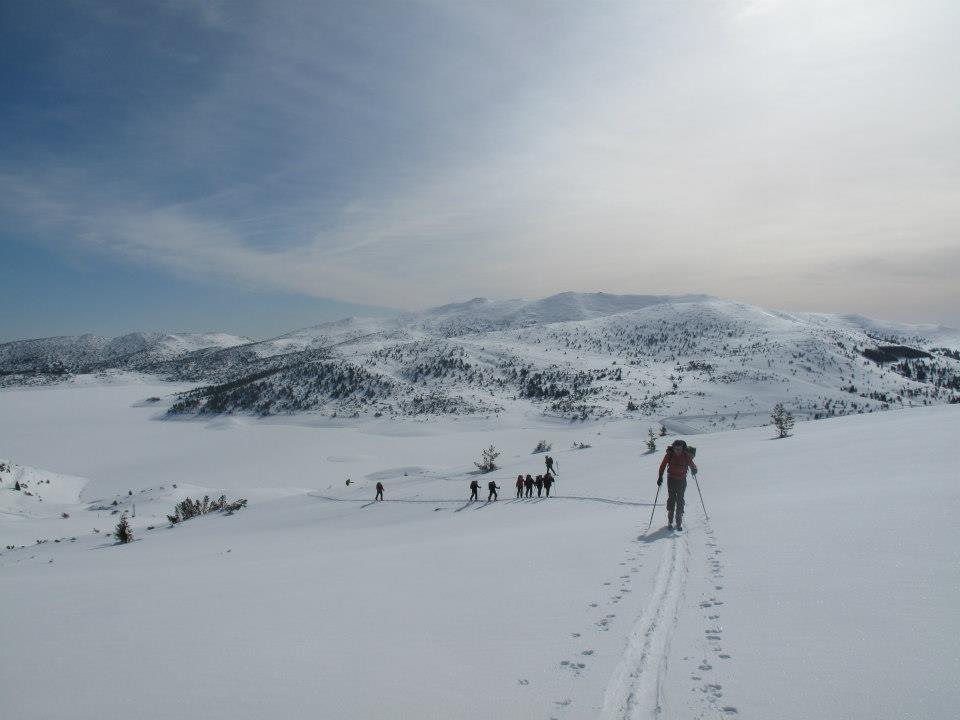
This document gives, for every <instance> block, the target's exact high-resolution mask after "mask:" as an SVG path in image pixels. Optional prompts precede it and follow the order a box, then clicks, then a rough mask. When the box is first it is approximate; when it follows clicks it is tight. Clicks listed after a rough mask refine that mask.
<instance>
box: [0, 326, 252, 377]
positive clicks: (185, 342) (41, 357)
mask: <svg viewBox="0 0 960 720" xmlns="http://www.w3.org/2000/svg"><path fill="white" fill-rule="evenodd" d="M249 342H250V338H245V337H238V336H236V335H227V334H225V333H177V334H167V333H140V332H135V333H129V334H127V335H121V336H119V337H115V338H105V337H100V336H98V335H74V336H65V337H52V338H41V339H37V340H17V341H15V342H9V343H3V344H0V374H2V375H6V376H8V377H9V376H14V380H21V379H22V380H26V379H28V378H36V377H40V378H42V377H43V376H57V375H64V374H68V373H88V372H95V371H97V370H105V369H119V368H123V369H131V370H135V369H140V368H147V367H149V366H150V365H153V364H155V363H158V362H165V361H169V360H174V359H176V358H180V357H183V356H184V355H188V354H191V353H196V352H200V351H203V350H209V349H211V348H214V349H219V348H226V347H233V346H235V345H242V344H247V343H249Z"/></svg>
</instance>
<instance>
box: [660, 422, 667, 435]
mask: <svg viewBox="0 0 960 720" xmlns="http://www.w3.org/2000/svg"><path fill="white" fill-rule="evenodd" d="M666 436H667V428H666V426H664V425H661V426H660V437H666Z"/></svg>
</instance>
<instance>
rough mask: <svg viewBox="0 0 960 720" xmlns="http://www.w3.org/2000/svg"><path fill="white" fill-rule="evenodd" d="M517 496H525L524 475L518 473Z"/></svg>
mask: <svg viewBox="0 0 960 720" xmlns="http://www.w3.org/2000/svg"><path fill="white" fill-rule="evenodd" d="M517 497H518V498H522V497H523V475H517Z"/></svg>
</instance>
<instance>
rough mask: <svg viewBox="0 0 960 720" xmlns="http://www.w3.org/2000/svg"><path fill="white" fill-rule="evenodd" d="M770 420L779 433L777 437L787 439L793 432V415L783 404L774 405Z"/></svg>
mask: <svg viewBox="0 0 960 720" xmlns="http://www.w3.org/2000/svg"><path fill="white" fill-rule="evenodd" d="M770 418H771V419H772V420H773V425H774V427H776V428H777V432H778V433H779V435H778V436H777V437H781V438H785V437H787V436H788V435H789V434H790V431H791V430H793V415H792V414H791V413H790V412H789V411H788V410H787V409H786V408H785V407H784V406H783V403H777V404H776V405H774V407H773V413H772V414H771V415H770Z"/></svg>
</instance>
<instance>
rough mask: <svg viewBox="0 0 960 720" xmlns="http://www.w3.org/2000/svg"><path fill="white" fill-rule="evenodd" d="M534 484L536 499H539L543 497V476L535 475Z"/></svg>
mask: <svg viewBox="0 0 960 720" xmlns="http://www.w3.org/2000/svg"><path fill="white" fill-rule="evenodd" d="M535 483H536V485H537V497H540V496H542V495H543V475H537V479H536V481H535Z"/></svg>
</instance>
